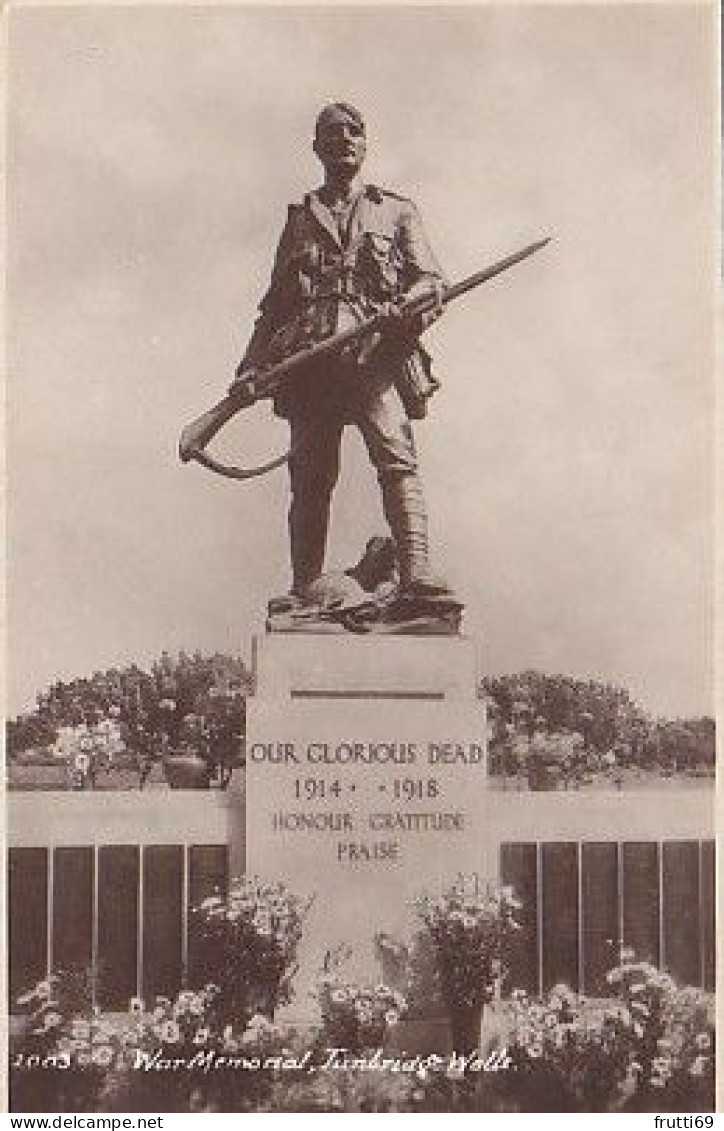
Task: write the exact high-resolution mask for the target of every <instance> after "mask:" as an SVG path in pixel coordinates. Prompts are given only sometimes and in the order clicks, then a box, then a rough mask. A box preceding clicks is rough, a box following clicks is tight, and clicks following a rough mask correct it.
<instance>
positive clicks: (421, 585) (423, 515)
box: [382, 473, 454, 599]
mask: <svg viewBox="0 0 724 1131" xmlns="http://www.w3.org/2000/svg"><path fill="white" fill-rule="evenodd" d="M382 502H383V507H384V511H385V518H386V519H387V522H388V523H389V526H390V530H391V532H392V537H393V539H394V541H395V545H396V547H397V557H398V561H399V568H400V594H401V596H405V597H421V598H432V597H437V598H439V597H449V598H451V599H453V597H454V594H453V593H452V591H451V589H450V587H449V585H448V584H447V582H446V581H444V580H443V579H442V578H441V577H439V576H437V575H436V574H434V573H433V572H432V570H431V569H430V560H429V549H428V537H427V510H426V508H425V500H424V498H423V494H422V487H421V485H420V480H419V479H418V477H417V476H416V475H414V474H409V473H404V474H396V475H389V474H388V475H386V476H385V477H384V479H383V481H382Z"/></svg>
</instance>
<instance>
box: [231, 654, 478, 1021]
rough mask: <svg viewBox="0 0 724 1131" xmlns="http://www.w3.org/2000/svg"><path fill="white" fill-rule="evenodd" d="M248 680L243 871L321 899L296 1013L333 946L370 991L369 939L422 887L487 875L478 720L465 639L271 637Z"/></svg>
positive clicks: (400, 921) (310, 926)
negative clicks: (251, 689)
mask: <svg viewBox="0 0 724 1131" xmlns="http://www.w3.org/2000/svg"><path fill="white" fill-rule="evenodd" d="M255 670H256V692H255V695H254V698H253V699H252V700H250V701H249V704H248V716H247V749H246V756H247V776H246V789H247V795H246V814H247V872H248V873H250V874H256V875H260V876H262V877H264V878H268V879H283V880H284V881H285V882H286V883H288V884H289V886H290V887H291V888H292V889H293V890H294V891H297V892H300V893H309V894H314V896H315V903H314V906H313V909H312V912H311V914H310V917H309V920H308V921H307V925H306V930H305V941H304V947H303V953H302V956H301V957H302V968H301V970H300V977H299V980H298V995H297V1000H298V1002H299V1003H300V1004H302V1003H303V996H304V992H305V990H308V989H309V988H310V987H311V986H312V985H313V983H314V982H315V981H316V976H317V972H318V971H319V969H320V968H321V964H322V961H323V959H324V954H325V951H326V950H327V949H328V948H332V947H334V946H336V945H338V944H346V945H348V946H349V947H351V948H352V949H353V952H354V953H353V958H352V960H351V963H350V969H351V970H353V971H354V973H355V974H356V976H359V977H369V978H373V979H376V980H378V979H379V969H378V967H377V965H376V963H375V960H374V945H373V944H374V935H375V932H376V931H378V930H384V931H388V932H391V933H399V932H405V931H406V930H407V929H409V926H410V924H411V922H412V918H413V914H412V907H411V903H412V900H413V899H414V897H415V896H416V895H418V894H419V893H420V892H421V891H424V890H434V889H435V888H436V887H438V886H439V885H440V883H441V882H444V881H447V880H452V879H454V878H455V876H456V875H457V874H459V873H460V872H468V873H469V872H474V871H477V872H481V871H485V872H487V871H489V867H488V866H487V863H486V862H485V861H484V860H483V858H482V854H483V848H482V845H483V840H484V838H483V835H482V832H483V828H484V821H485V817H484V814H485V808H486V796H487V793H486V753H487V741H486V719H485V710H484V706H483V704H482V703H481V702H480V700H478V698H477V696H476V685H477V664H476V656H475V648H474V645H473V642H472V641H470V640H466V639H462V638H455V637H452V638H445V637H436V638H435V637H399V636H385V637H374V636H363V637H355V636H349V635H347V636H324V635H319V636H309V635H304V636H302V635H283V634H276V635H270V636H266V637H263V638H260V639H258V640H257V641H256V643H255ZM300 991H301V998H300ZM302 1007H303V1004H302Z"/></svg>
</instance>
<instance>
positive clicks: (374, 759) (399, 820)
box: [247, 741, 485, 867]
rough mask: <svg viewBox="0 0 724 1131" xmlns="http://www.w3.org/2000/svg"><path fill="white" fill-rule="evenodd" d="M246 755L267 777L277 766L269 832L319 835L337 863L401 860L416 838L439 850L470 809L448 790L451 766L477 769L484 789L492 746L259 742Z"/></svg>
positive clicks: (291, 841)
mask: <svg viewBox="0 0 724 1131" xmlns="http://www.w3.org/2000/svg"><path fill="white" fill-rule="evenodd" d="M247 761H248V762H249V763H251V764H252V765H259V764H263V765H264V766H265V767H266V773H267V782H269V776H268V775H269V772H270V770H271V771H272V773H273V768H274V767H276V768H277V771H278V773H277V774H273V778H272V781H271V782H270V784H272V786H273V788H272V791H271V792H272V793H273V796H274V799H275V802H276V804H275V805H274V806H273V807H270V808H269V809H268V813H267V819H268V826H267V833H269V832H271V834H272V836H273V837H283V838H289V840H288V843H289V846H290V847H293V846H294V842H295V840H297V838H299V839H307V838H309V837H313V838H316V845H317V847H318V848H319V847H321V844H323V845H324V846H325V847H327V848H328V849H329V852H330V853H331V855H332V858H333V859H334V860H335V861H337V862H338V863H340V864H346V865H349V866H352V867H356V866H364V865H369V864H373V863H386V864H395V863H399V862H400V861H401V859H402V857H403V854H404V851H405V844H406V842H407V841H408V839H410V838H414V839H415V840H416V841H417V842H418V844H419V843H420V840H421V839H423V841H424V842H425V845H427V842H428V841H429V842H430V844H429V846H430V847H431V848H435V847H437V848H439V847H441V843H440V838H441V836H442V837H443V838H447V837H449V836H455V835H456V834H457V835H459V834H461V833H464V832H465V831H466V828H467V827H468V826H467V813H466V811H465V808H461V807H460V805H459V800H460V798H459V795H458V791H457V790H454V791H451V790H450V788H449V785H450V783H449V781H448V780H447V779H448V778H449V768H450V767H454V766H458V767H465V768H466V769H468V770H469V769H470V768H476V769H477V770H478V771H479V773H480V777H479V778H478V782H479V785H480V787H482V786H483V784H484V774H485V747H484V745H483V744H482V743H481V742H465V743H463V742H444V741H436V742H431V741H427V742H411V741H404V742H403V741H393V742H385V741H380V742H356V741H355V742H353V741H341V742H340V741H334V742H329V741H311V742H303V743H300V742H297V741H271V742H253V743H251V744H250V746H249V748H248V750H247ZM360 771H362V772H360ZM436 771H437V772H436ZM440 771H442V772H440ZM466 776H467V775H466ZM473 781H474V779H473ZM451 792H452V793H454V794H455V795H456V796H452V795H451ZM471 800H472V798H471V797H470V795H468V802H470V801H471ZM320 842H321V844H320Z"/></svg>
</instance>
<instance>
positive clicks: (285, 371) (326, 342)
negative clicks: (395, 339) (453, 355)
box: [179, 237, 550, 479]
mask: <svg viewBox="0 0 724 1131" xmlns="http://www.w3.org/2000/svg"><path fill="white" fill-rule="evenodd" d="M547 243H550V237H548V238H547V239H544V240H538V242H537V243H532V244H529V245H528V247H524V248H523V250H522V251H517V252H515V253H514V254H513V255H509V256H507V257H506V258H505V259H501V260H499V261H498V262H497V263H494V264H493V265H492V266H491V267H486V268H484V269H483V270H482V271H477V272H476V273H475V274H474V275H469V276H468V277H467V278H466V279H461V281H460V282H459V283H453V284H452V285H451V286H449V287H445V288H444V289H443V291H442V293H441V294H440V293H439V292H436V291H434V290H431V291H429V292H425V293H424V294H422V295H417V296H416V297H415V298H413V299H409V300H408V301H407V302H403V303H402V304H401V305H400V308H399V315H400V317H401V318H403V319H407V318H409V319H414V318H416V317H418V316H420V315H424V314H428V313H430V312H432V311H434V310H436V309H437V308H438V307H439V306H443V307H444V306H447V304H448V303H450V302H452V301H453V300H454V299H456V298H459V297H460V296H461V295H464V294H466V293H467V292H468V291H472V290H473V289H474V288H475V287H479V286H480V285H481V284H482V283H487V282H488V280H490V279H494V278H495V276H496V275H500V274H502V273H503V271H507V270H508V268H509V267H513V266H514V265H515V264H516V263H520V262H521V261H522V260H523V259H527V258H528V256H529V255H533V254H534V253H535V252H536V251H540V249H541V248H542V247H545V245H546V244H547ZM389 320H390V316H389V314H387V313H386V312H384V311H382V312H380V313H379V314H373V315H372V316H371V317H370V318H367V319H365V320H364V321H362V322H360V323H359V324H358V325H357V326H352V327H350V329H348V330H343V331H341V332H340V333H339V334H332V335H331V336H330V337H329V338H324V339H323V340H322V341H321V342H316V343H314V344H313V345H309V346H305V347H303V348H302V349H299V350H298V351H297V352H296V353H293V354H290V356H289V357H286V358H283V359H282V360H281V361H277V362H274V363H272V364H270V365H268V366H265V367H263V368H260V369H252V370H250V372H249V375H248V376H247V377H244V376H241V377H240V379H239V380H238V381H237V382H236V384H235V385H234V387H233V389H232V390H231V392H229V393H227V395H226V396H225V397H224V398H223V399H222V400H220V401H218V403H217V404H215V405H213V407H212V408H210V409H209V410H208V411H207V412H205V413H203V414H202V415H201V416H199V417H197V418H196V420H193V421H192V422H191V423H190V424H187V425H186V427H185V428H184V429H183V431H182V433H181V438H180V440H179V458H180V459H181V461H182V463H188V462H189V461H190V460H196V461H197V462H198V463H200V464H202V465H203V466H204V467H207V468H208V469H209V470H210V471H215V472H217V473H218V474H219V475H225V476H226V477H227V478H230V479H251V478H253V477H254V476H257V475H264V474H265V473H266V472H267V471H272V470H273V469H274V468H275V467H280V466H281V465H282V464H283V463H285V462H286V461H287V459H288V453H286V454H285V455H283V456H278V457H276V458H275V459H273V460H270V461H269V462H268V463H265V464H261V465H260V466H259V467H254V468H240V467H227V466H226V465H225V464H222V463H220V462H219V461H218V460H215V459H214V458H213V457H212V456H210V455H209V454H208V452H207V451H206V450H205V449H206V447H207V445H208V444H210V443H211V441H212V440H213V438H214V436H215V435H216V434H217V432H219V431H220V430H221V429H222V428H223V426H224V425H225V424H226V423H227V422H228V421H229V420H231V418H232V417H233V416H236V414H237V412H239V411H240V410H241V409H243V408H248V407H249V406H250V405H252V404H255V403H256V401H259V400H263V399H265V398H266V397H272V396H274V394H275V393H276V392H277V391H278V390H279V388H280V387H281V386H282V385H283V384H284V383H285V382H286V381H287V380H291V379H293V374H294V372H295V371H296V370H298V369H300V368H301V367H302V366H305V365H308V364H309V362H313V361H319V360H321V359H322V358H326V357H331V356H333V355H335V354H340V353H342V351H343V350H346V349H350V348H352V347H354V346H355V345H359V344H360V343H361V342H362V340H363V339H364V338H366V337H367V336H368V335H370V334H373V333H375V332H377V333H379V332H383V331H384V328H385V326H386V325H389Z"/></svg>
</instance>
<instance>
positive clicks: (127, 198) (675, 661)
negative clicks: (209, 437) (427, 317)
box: [6, 3, 714, 716]
mask: <svg viewBox="0 0 724 1131" xmlns="http://www.w3.org/2000/svg"><path fill="white" fill-rule="evenodd" d="M713 11H714V10H713V7H712V8H709V7H706V6H698V5H694V4H680V5H671V6H669V5H659V4H652V5H649V6H639V5H634V4H620V5H614V4H608V5H603V6H598V5H594V4H583V5H580V6H579V5H577V4H573V3H568V4H564V5H559V6H556V5H551V6H547V5H546V6H539V5H530V4H523V5H518V4H515V3H509V4H505V5H485V4H481V5H477V6H470V7H465V8H462V7H461V8H454V7H450V8H443V7H440V6H434V7H427V8H414V7H400V8H394V7H392V6H375V7H369V8H336V9H333V8H297V7H295V8H292V7H279V8H272V9H266V10H263V9H253V8H243V7H218V8H216V7H213V6H206V7H186V8H183V7H171V6H169V7H163V6H161V7H150V6H149V7H139V6H136V7H127V8H121V7H119V8H109V7H105V6H92V7H91V6H89V7H86V8H83V7H68V8H61V7H59V8H37V9H33V8H26V9H23V8H15V9H14V10H13V11H12V12H11V15H10V20H9V64H10V66H9V78H8V88H9V97H8V140H7V149H8V158H9V162H8V178H7V240H8V253H9V255H8V270H7V277H6V286H7V329H8V335H7V376H8V380H7V406H6V411H7V469H8V478H7V484H8V490H7V506H6V509H7V535H8V550H7V605H8V632H7V669H8V680H7V703H8V712H9V714H11V715H13V714H15V713H17V712H19V711H22V710H25V709H28V708H30V707H32V705H33V702H34V699H35V695H36V694H37V693H38V692H39V691H42V690H43V689H44V688H45V687H46V686H47V685H48V683H49V682H50V681H51V680H54V679H57V678H71V677H73V676H80V675H88V674H90V673H91V672H93V671H94V670H96V669H104V668H106V667H110V666H113V665H117V664H125V663H130V662H133V661H136V662H138V663H141V664H144V663H150V662H152V660H153V659H154V658H156V657H157V656H158V655H159V654H160V652H161V651H162V650H164V649H165V650H168V651H171V652H174V651H176V650H178V649H180V648H187V649H196V648H200V649H201V650H203V651H214V650H217V649H218V650H221V651H228V652H234V653H239V652H241V653H242V654H243V655H245V656H247V657H248V656H249V654H250V639H251V636H252V634H253V633H255V632H259V631H262V629H263V622H264V614H265V608H266V602H267V599H268V598H269V597H270V596H271V595H273V594H278V593H280V592H284V591H285V590H286V588H287V587H288V584H289V567H288V560H287V559H288V548H287V537H286V509H287V505H288V486H287V481H286V473H285V472H284V471H283V470H282V471H279V472H276V473H275V474H274V475H273V476H269V477H268V478H266V479H262V480H257V481H254V482H252V483H248V484H239V483H232V482H228V481H225V480H222V479H220V478H218V477H216V476H213V475H211V474H210V473H209V472H207V471H205V470H203V469H201V468H200V467H198V466H197V465H190V466H182V465H181V464H180V463H179V462H178V460H177V457H176V445H177V440H178V435H179V432H180V430H181V428H182V426H183V425H184V424H186V423H187V422H188V421H189V420H190V419H192V418H193V417H195V416H197V415H198V414H199V413H200V412H202V411H203V410H205V409H206V408H207V407H209V405H210V404H211V403H213V402H214V401H216V400H217V399H218V398H219V397H220V396H221V395H223V393H224V392H225V391H226V387H227V385H228V382H229V380H230V379H231V376H232V375H233V371H234V367H235V365H236V363H237V361H238V359H239V357H240V356H241V354H242V352H243V349H244V346H245V343H246V340H247V337H248V335H249V332H250V329H251V326H252V323H253V319H254V312H255V307H256V304H257V302H258V300H259V298H260V296H261V294H262V292H263V290H264V289H265V286H266V283H267V281H268V275H269V269H270V265H271V259H272V256H273V251H274V248H275V245H276V240H277V238H278V235H279V232H280V230H281V227H282V224H283V221H284V217H285V214H286V207H287V204H288V203H289V202H290V201H293V200H297V199H299V198H300V197H301V196H302V194H303V193H304V192H305V191H307V190H308V189H309V188H310V187H313V186H315V185H316V184H318V183H319V168H318V166H317V163H316V159H315V157H314V155H313V153H312V150H311V136H312V129H313V122H314V118H315V116H316V113H317V111H318V109H319V107H320V106H321V105H322V104H323V103H325V102H326V101H328V100H330V99H345V100H348V101H352V102H353V103H355V104H356V105H358V106H359V107H360V109H361V110H362V112H363V113H364V114H365V117H366V119H367V123H368V137H369V156H368V162H367V166H366V169H365V174H366V179H367V180H368V181H369V182H371V183H375V184H379V185H382V186H385V187H388V188H390V189H392V190H394V191H396V192H401V193H403V194H405V195H409V196H410V197H412V198H413V199H414V200H415V201H416V203H417V205H418V207H419V209H420V211H421V213H422V215H423V218H424V222H425V226H426V229H427V232H428V235H429V237H430V240H431V242H432V244H433V246H434V248H435V251H436V253H437V255H438V258H439V259H440V260H441V261H442V263H443V265H444V267H445V269H446V271H447V274H448V276H449V277H450V278H451V279H453V280H454V279H457V278H459V277H462V276H464V275H467V274H469V273H471V272H473V271H475V270H478V269H480V268H481V267H483V266H485V265H486V264H488V263H489V262H491V261H493V260H495V259H497V258H499V257H501V256H503V255H506V254H508V253H510V252H511V251H514V250H516V249H517V248H519V247H521V246H523V245H524V244H527V243H529V242H532V241H533V240H535V239H538V238H540V237H543V236H552V237H553V242H552V243H551V244H550V245H549V246H548V247H547V248H546V249H545V250H544V251H543V252H541V253H539V255H538V256H536V257H535V258H534V259H532V260H528V261H527V262H526V263H525V264H523V265H521V266H519V267H517V268H515V269H514V270H513V271H511V272H510V273H508V274H507V275H505V276H503V277H501V278H499V279H497V280H496V281H495V282H493V283H491V284H490V285H489V286H488V287H487V288H483V289H482V290H478V291H476V292H474V293H473V294H470V295H468V296H467V297H465V298H464V299H462V300H460V302H459V303H458V304H456V306H455V307H454V308H451V309H450V310H449V311H448V312H447V314H446V315H445V317H444V318H443V319H442V320H441V322H439V323H438V324H437V325H436V326H435V327H434V328H433V329H432V330H431V331H430V332H429V334H428V335H427V345H428V348H429V349H430V350H431V352H432V353H433V355H434V358H435V367H436V373H437V376H438V377H439V379H440V380H441V382H442V384H443V389H442V391H441V392H440V393H439V394H438V395H437V397H436V398H435V400H434V401H433V402H432V405H431V408H430V413H429V417H428V419H427V420H426V421H424V422H422V423H421V424H419V425H418V426H417V433H416V434H417V442H418V447H419V451H420V458H421V464H422V469H423V476H424V480H425V485H426V493H427V499H428V505H429V511H430V523H431V535H432V545H433V557H434V563H435V565H436V566H437V567H438V568H439V569H441V570H442V571H443V572H444V573H445V574H446V576H447V577H448V579H449V580H450V581H451V582H452V583H453V585H454V586H455V588H456V589H457V590H458V591H459V593H460V594H461V596H462V597H463V599H464V600H465V602H466V614H465V622H464V627H465V631H466V633H468V634H469V635H471V636H473V637H474V638H475V639H476V640H478V641H479V644H480V654H481V663H482V670H483V671H484V672H490V673H501V672H515V671H521V670H525V669H529V668H535V669H538V670H540V671H544V672H548V673H555V672H559V673H565V674H569V675H572V676H575V677H579V678H585V679H587V678H592V679H601V680H604V681H606V682H613V683H616V684H619V685H622V686H624V687H626V688H627V689H628V690H629V691H630V692H631V694H632V695H633V697H634V698H635V699H636V700H637V701H639V702H640V703H641V704H642V705H643V706H644V707H645V708H646V709H648V710H650V711H651V712H652V713H654V714H661V715H667V716H675V715H689V714H703V713H711V712H712V709H713V706H712V680H713V675H712V646H713V639H712V637H713V630H712V620H713V509H714V482H713V459H714V450H713V421H714V417H713V400H714V377H713V374H714V361H713V325H714V308H713V282H712V280H713V270H714V269H713V227H714V225H713V216H714V172H713V161H714V158H713V152H712V147H713V128H714V122H713V108H714V96H713V83H714V78H713V65H714V49H713V18H714V17H713ZM285 441H286V427H285V425H284V424H283V423H282V422H280V421H277V420H274V419H273V418H272V417H271V414H270V410H269V408H268V406H267V405H260V406H257V407H255V408H254V409H253V410H251V411H249V412H248V413H245V414H243V415H242V416H241V417H239V418H238V419H237V420H236V421H235V422H234V424H233V425H231V426H229V427H228V428H227V429H226V430H225V433H224V436H223V438H222V437H220V438H219V441H218V444H217V448H216V451H217V453H220V454H222V455H223V456H224V457H225V458H227V459H230V460H233V461H234V462H238V463H249V462H255V461H261V460H264V459H266V458H267V456H268V455H269V453H270V452H277V451H281V450H283V448H284V444H285ZM376 532H384V522H383V519H382V514H381V507H380V500H379V493H378V488H377V484H376V481H375V477H374V474H373V472H372V469H371V468H370V466H369V464H368V462H367V460H366V457H365V454H364V451H363V449H362V446H361V442H360V440H359V437H358V436H357V434H356V433H355V432H353V431H351V432H350V433H349V435H348V436H346V437H345V442H344V449H343V474H342V478H341V481H340V484H339V487H338V489H337V492H336V495H335V500H334V508H333V516H332V528H331V538H330V545H329V555H328V561H329V564H330V566H334V565H342V566H346V565H349V564H351V562H353V561H355V560H356V559H357V558H358V557H359V554H360V551H361V548H362V547H363V545H364V543H365V541H366V539H367V538H368V537H369V536H370V535H371V534H373V533H376Z"/></svg>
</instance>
